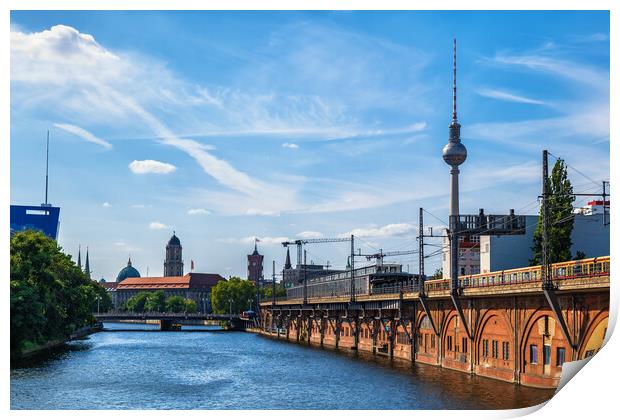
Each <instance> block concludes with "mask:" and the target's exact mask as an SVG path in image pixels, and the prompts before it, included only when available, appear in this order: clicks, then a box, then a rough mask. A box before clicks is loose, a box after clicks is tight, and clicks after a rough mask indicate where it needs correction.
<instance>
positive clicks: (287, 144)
mask: <svg viewBox="0 0 620 420" xmlns="http://www.w3.org/2000/svg"><path fill="white" fill-rule="evenodd" d="M282 147H284V148H287V149H299V145H298V144H295V143H282Z"/></svg>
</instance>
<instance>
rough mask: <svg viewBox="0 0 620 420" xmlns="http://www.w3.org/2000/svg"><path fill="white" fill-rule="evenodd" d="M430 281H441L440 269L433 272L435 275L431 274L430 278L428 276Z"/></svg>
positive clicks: (441, 272)
mask: <svg viewBox="0 0 620 420" xmlns="http://www.w3.org/2000/svg"><path fill="white" fill-rule="evenodd" d="M430 279H431V280H441V279H443V270H442V269H441V268H438V269H436V270H435V274H433V275H432V276H430Z"/></svg>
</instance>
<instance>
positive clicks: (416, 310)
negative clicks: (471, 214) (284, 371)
mask: <svg viewBox="0 0 620 420" xmlns="http://www.w3.org/2000/svg"><path fill="white" fill-rule="evenodd" d="M551 271H552V282H553V295H554V299H555V302H557V305H553V306H554V307H552V305H550V303H549V300H548V299H547V297H546V295H545V290H544V289H543V279H542V275H541V267H540V266H535V267H526V268H521V269H515V270H505V271H501V272H494V273H486V274H478V275H472V276H462V277H460V278H459V282H458V295H459V300H460V302H461V305H462V308H461V310H462V311H463V313H462V314H459V313H458V310H457V308H455V305H454V303H453V299H452V296H451V287H452V284H451V280H449V279H440V280H428V281H425V282H423V283H422V284H420V285H416V286H409V287H400V288H395V289H394V290H389V289H385V290H383V291H382V292H381V293H375V294H366V295H356V296H355V300H354V301H353V300H352V299H350V296H348V295H346V294H343V295H340V296H333V295H330V296H322V297H314V298H308V299H307V303H305V304H304V302H303V299H288V300H287V299H280V300H276V301H269V302H261V304H260V306H261V316H260V322H261V324H260V325H261V331H262V333H263V334H266V335H269V336H272V337H274V338H277V339H285V340H290V341H295V342H305V343H308V344H313V345H318V346H325V347H334V348H338V349H343V350H350V351H365V352H372V353H374V354H379V355H385V356H386V357H391V358H399V359H406V360H410V361H411V362H412V363H418V362H419V363H427V364H432V365H437V366H442V367H445V368H450V369H456V370H460V371H463V372H468V373H471V374H476V375H481V376H487V377H492V378H496V379H500V380H504V381H508V382H515V383H520V384H524V385H528V386H536V387H544V388H554V387H556V386H557V384H558V382H559V377H560V374H561V367H562V364H563V363H564V362H568V361H573V360H579V359H583V358H586V357H590V356H592V355H594V354H595V353H596V352H597V351H598V350H599V349H600V347H601V346H602V343H603V339H604V336H605V333H606V330H607V320H608V317H609V283H610V278H609V257H600V258H592V259H588V260H581V261H570V262H566V263H560V264H554V265H553V266H552V270H551ZM462 319H465V321H466V322H467V324H468V326H469V328H465V327H464V326H463V325H462Z"/></svg>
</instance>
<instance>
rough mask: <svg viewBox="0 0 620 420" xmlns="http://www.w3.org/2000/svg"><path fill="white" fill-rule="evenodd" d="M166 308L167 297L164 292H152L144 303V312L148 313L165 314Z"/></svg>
mask: <svg viewBox="0 0 620 420" xmlns="http://www.w3.org/2000/svg"><path fill="white" fill-rule="evenodd" d="M165 308H166V295H164V291H163V290H158V291H156V292H151V293H149V294H148V296H147V297H146V301H145V302H144V310H145V311H147V312H163V311H164V309H165Z"/></svg>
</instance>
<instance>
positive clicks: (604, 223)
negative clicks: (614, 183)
mask: <svg viewBox="0 0 620 420" xmlns="http://www.w3.org/2000/svg"><path fill="white" fill-rule="evenodd" d="M607 183H608V182H607V181H603V226H607V190H606V189H605V185H606V184H607Z"/></svg>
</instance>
